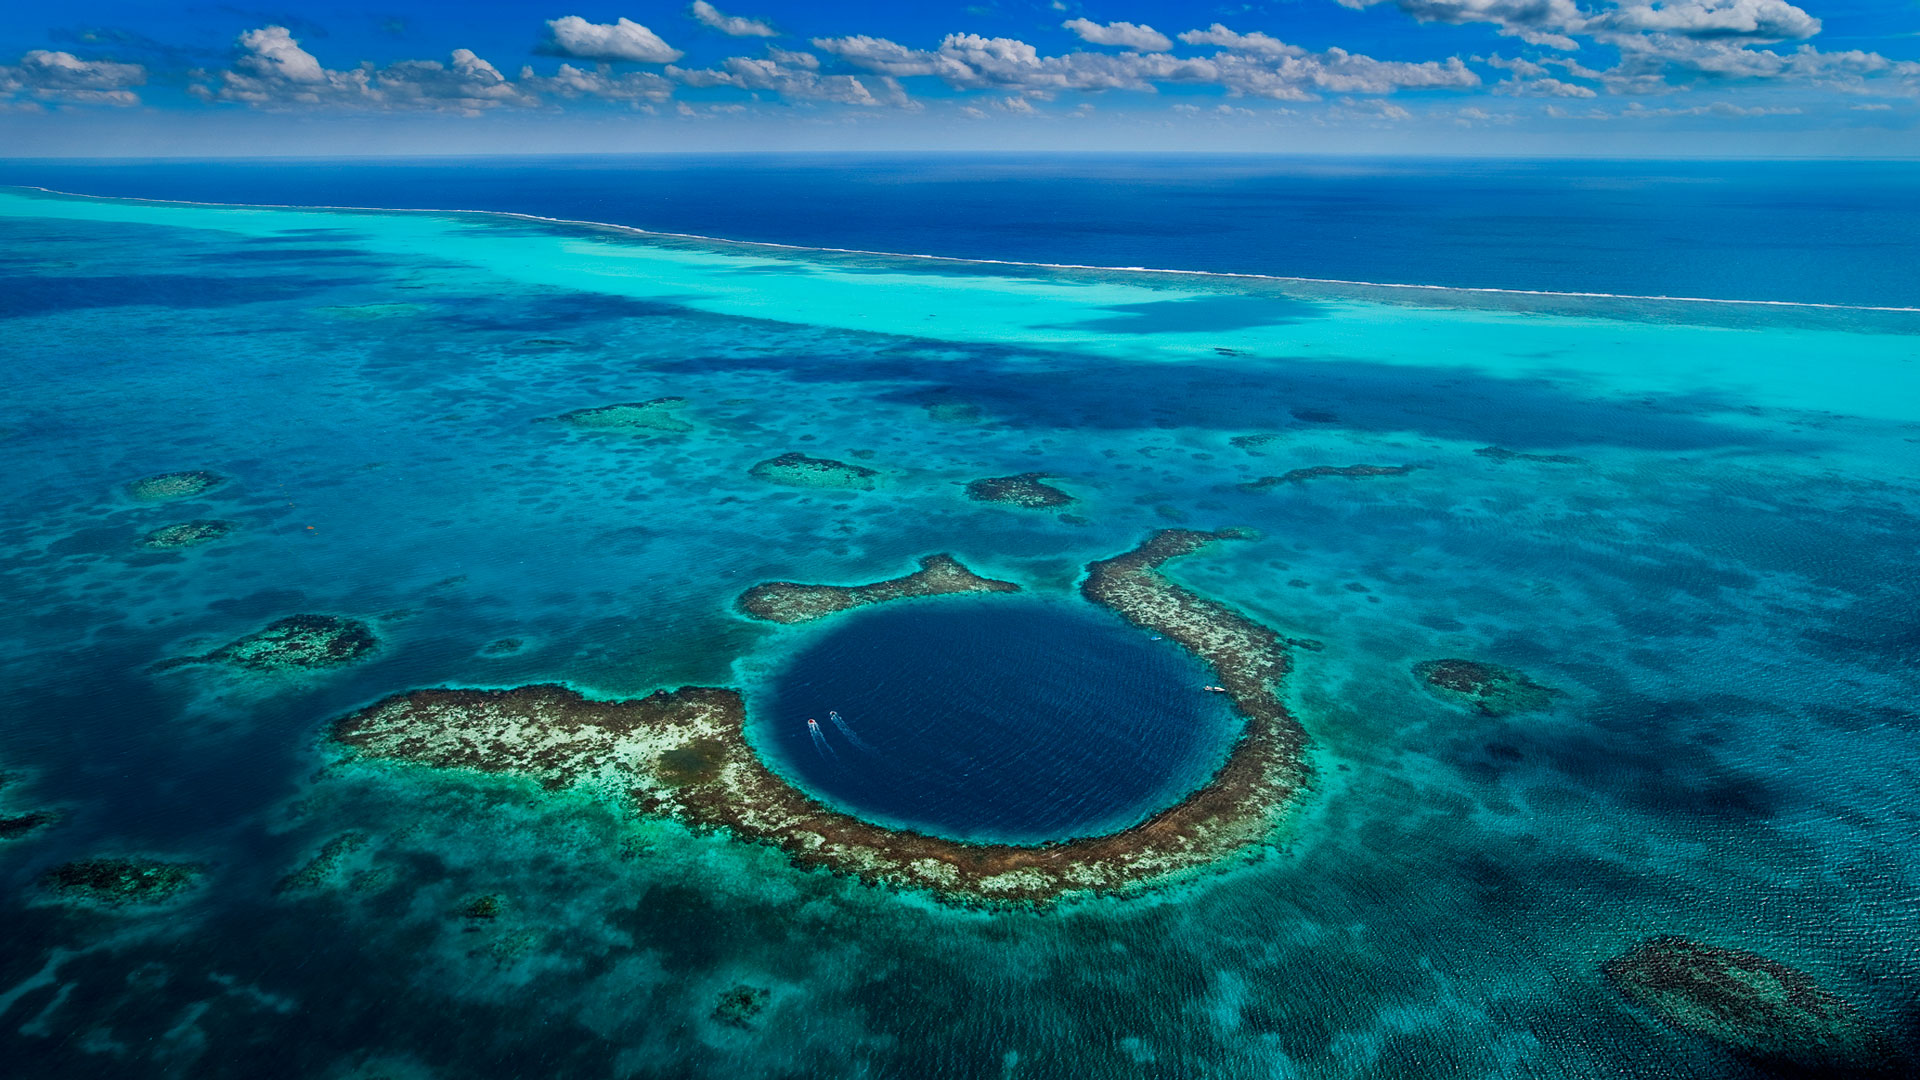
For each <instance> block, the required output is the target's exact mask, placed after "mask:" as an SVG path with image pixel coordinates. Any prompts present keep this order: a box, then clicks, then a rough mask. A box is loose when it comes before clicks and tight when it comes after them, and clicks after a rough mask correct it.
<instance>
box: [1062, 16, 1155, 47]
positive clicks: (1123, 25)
mask: <svg viewBox="0 0 1920 1080" xmlns="http://www.w3.org/2000/svg"><path fill="white" fill-rule="evenodd" d="M1060 25H1061V26H1063V27H1065V28H1067V29H1068V30H1071V31H1073V32H1074V33H1076V34H1078V35H1080V40H1081V41H1085V42H1089V43H1091V44H1094V45H1118V46H1120V47H1121V48H1126V49H1136V50H1138V51H1140V52H1166V51H1167V50H1168V49H1171V48H1173V42H1172V41H1169V40H1168V39H1167V35H1165V34H1163V33H1161V32H1160V31H1158V30H1155V29H1154V28H1153V27H1151V26H1140V25H1137V24H1135V23H1130V22H1113V23H1107V24H1106V25H1105V26H1102V25H1101V24H1099V23H1097V22H1094V21H1093V20H1092V19H1068V20H1067V21H1066V22H1063V23H1061V24H1060Z"/></svg>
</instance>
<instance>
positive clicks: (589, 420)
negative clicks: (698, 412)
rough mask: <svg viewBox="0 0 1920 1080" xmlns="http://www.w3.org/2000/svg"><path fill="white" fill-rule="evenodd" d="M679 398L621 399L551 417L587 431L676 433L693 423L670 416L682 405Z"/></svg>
mask: <svg viewBox="0 0 1920 1080" xmlns="http://www.w3.org/2000/svg"><path fill="white" fill-rule="evenodd" d="M686 404H687V399H686V398H683V397H661V398H654V399H652V400H651V401H622V402H617V403H615V404H612V405H600V406H596V407H594V408H590V409H575V410H573V411H572V412H567V413H561V414H560V415H559V416H556V417H554V419H555V420H556V421H558V422H560V423H562V424H566V425H567V426H569V427H576V428H583V429H586V430H590V431H619V430H628V431H658V432H667V433H672V434H678V433H681V432H687V431H692V430H693V425H692V424H689V423H687V422H686V421H685V420H682V419H680V418H679V417H678V416H676V415H674V414H675V413H676V412H678V411H679V410H681V409H683V408H685V407H686Z"/></svg>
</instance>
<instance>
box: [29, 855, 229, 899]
mask: <svg viewBox="0 0 1920 1080" xmlns="http://www.w3.org/2000/svg"><path fill="white" fill-rule="evenodd" d="M203 873H205V868H204V867H202V866H199V865H197V864H194V863H170V862H159V861H156V860H150V859H126V858H109V859H83V860H81V861H78V862H70V863H62V864H60V865H59V866H56V867H54V868H53V869H51V870H49V871H47V872H46V873H45V874H43V875H42V876H41V878H40V884H41V886H42V887H43V888H45V889H46V890H47V891H48V892H51V893H53V894H54V895H56V896H59V897H61V898H63V899H69V900H82V901H87V902H89V903H94V904H102V905H105V906H108V907H121V906H124V905H129V904H161V903H165V902H166V901H168V900H171V899H173V898H174V897H175V896H177V895H179V894H180V893H181V892H183V891H184V890H186V889H187V888H188V887H189V886H191V885H192V884H193V883H194V882H195V881H198V880H199V879H200V876H201V875H202V874H203Z"/></svg>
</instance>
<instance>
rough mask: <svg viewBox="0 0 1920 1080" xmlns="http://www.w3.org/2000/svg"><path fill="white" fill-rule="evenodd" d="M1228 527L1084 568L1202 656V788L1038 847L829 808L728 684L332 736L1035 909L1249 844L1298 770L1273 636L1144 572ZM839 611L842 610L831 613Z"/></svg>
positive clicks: (339, 725) (1295, 785)
mask: <svg viewBox="0 0 1920 1080" xmlns="http://www.w3.org/2000/svg"><path fill="white" fill-rule="evenodd" d="M1238 535H1239V534H1237V533H1232V532H1221V533H1200V532H1191V531H1185V530H1167V531H1164V532H1160V533H1157V534H1155V535H1154V536H1153V537H1152V538H1151V539H1149V540H1148V541H1147V542H1146V543H1145V544H1143V545H1142V546H1141V547H1139V548H1137V549H1135V550H1134V551H1131V552H1128V553H1126V554H1124V555H1120V556H1117V557H1115V558H1111V559H1106V560H1102V561H1099V562H1096V563H1094V564H1092V565H1091V566H1090V567H1089V568H1088V576H1087V579H1086V582H1085V584H1084V585H1083V587H1082V594H1083V595H1084V596H1085V598H1086V599H1087V600H1089V601H1091V602H1092V603H1095V604H1097V605H1100V606H1102V607H1106V608H1109V609H1110V610H1112V611H1114V612H1116V613H1117V614H1119V615H1120V616H1121V617H1122V618H1124V619H1126V620H1127V621H1129V622H1131V623H1133V624H1134V625H1136V626H1139V627H1141V628H1143V629H1148V630H1152V631H1155V632H1157V633H1160V634H1163V635H1164V636H1166V637H1167V638H1169V639H1171V640H1173V641H1175V642H1177V643H1179V644H1181V645H1183V646H1185V647H1186V648H1187V649H1189V650H1190V651H1192V652H1193V653H1194V655H1196V656H1198V657H1199V658H1200V659H1201V660H1203V661H1205V662H1206V663H1207V664H1209V665H1210V666H1212V667H1213V669H1214V670H1215V671H1216V672H1217V674H1218V679H1219V682H1220V685H1221V686H1222V687H1223V688H1224V689H1225V691H1226V693H1227V695H1228V698H1229V700H1230V701H1231V702H1232V703H1233V705H1234V706H1235V708H1236V709H1237V711H1238V712H1239V713H1240V714H1241V716H1242V718H1243V720H1244V723H1245V728H1244V730H1243V732H1242V734H1241V737H1240V739H1239V740H1238V742H1236V744H1235V745H1234V748H1233V750H1232V751H1231V752H1230V754H1229V756H1228V758H1227V760H1226V762H1225V763H1224V764H1223V765H1222V766H1221V767H1220V769H1219V770H1218V771H1217V772H1216V773H1215V774H1214V776H1213V777H1212V778H1211V779H1210V780H1209V781H1208V782H1207V783H1205V784H1204V785H1202V786H1201V787H1200V788H1199V789H1197V790H1195V791H1194V792H1192V793H1191V794H1189V795H1188V796H1187V797H1186V798H1184V799H1182V800H1181V801H1180V802H1178V803H1176V804H1175V805H1173V806H1171V807H1168V808H1167V809H1165V810H1162V811H1160V812H1159V813H1157V814H1155V815H1154V816H1152V817H1151V818H1149V819H1148V820H1146V821H1144V822H1141V823H1140V824H1138V825H1136V826H1133V827H1132V828H1128V829H1124V830H1121V831H1119V832H1115V833H1110V834H1106V835H1103V836H1094V837H1082V838H1071V839H1064V840H1062V841H1060V842H1056V843H1052V844H1047V845H1044V846H1015V845H1006V844H974V843H965V842H961V841H955V840H946V839H941V838H937V837H929V836H923V835H920V834H918V833H914V832H910V831H896V830H890V829H887V828H884V827H882V826H879V825H875V824H873V823H871V822H867V821H863V820H860V819H859V818H856V817H853V816H851V815H848V814H843V813H840V812H838V811H835V810H832V809H829V808H827V807H825V806H823V805H822V804H820V803H819V802H817V801H816V800H814V799H813V798H811V797H810V796H808V795H807V794H806V793H804V792H802V791H800V790H799V789H797V788H795V787H794V786H792V785H791V784H789V783H788V782H787V781H786V780H785V779H783V778H782V777H780V776H779V775H777V774H776V773H774V772H773V771H772V770H771V769H770V768H768V767H767V766H766V765H765V764H764V763H763V762H762V761H761V759H760V757H759V755H758V754H757V753H755V751H754V749H753V747H752V746H751V745H750V744H749V743H748V741H747V738H746V731H745V723H746V709H745V705H744V703H743V701H742V699H741V697H740V695H739V694H738V693H737V692H736V691H734V690H731V689H726V688H721V687H682V688H680V689H677V690H672V691H668V690H661V691H657V692H655V693H653V694H651V695H649V696H647V697H644V698H639V699H631V700H624V701H596V700H593V699H590V698H587V697H585V696H583V695H581V694H579V693H577V692H575V691H573V690H570V689H568V688H565V687H561V686H553V685H535V686H523V687H519V688H517V689H512V690H462V689H428V690H416V691H412V692H409V693H403V694H398V695H395V696H393V697H390V698H387V699H386V700H384V701H380V702H377V703H375V704H374V705H371V706H369V707H367V708H365V709H362V710H360V711H358V712H355V713H352V714H349V715H347V716H345V717H342V718H340V719H339V720H337V721H335V723H334V724H333V727H332V730H331V735H332V739H333V741H334V742H335V743H336V744H338V745H339V746H341V747H343V748H345V749H347V750H349V751H351V752H352V753H353V754H356V755H358V756H359V757H361V758H364V759H367V760H373V761H393V762H406V763H413V764H419V765H426V766H430V767H434V768H449V769H471V770H475V771H478V772H482V773H491V774H500V775H513V776H524V777H527V778H529V779H531V780H533V781H535V782H536V783H538V784H539V785H540V786H541V787H543V788H545V789H547V790H550V791H558V790H562V789H580V790H585V791H589V792H593V793H596V794H599V795H601V796H604V797H607V798H610V799H612V800H615V801H616V802H619V803H622V804H625V805H629V806H632V807H634V808H635V809H638V810H640V811H643V812H646V813H652V814H658V815H662V816H666V817H670V818H672V819H674V820H677V821H680V822H682V823H683V824H686V825H688V826H690V827H692V828H695V829H699V830H706V829H713V830H724V831H726V832H728V833H730V834H731V835H733V836H735V837H736V838H739V839H741V840H745V841H750V842H757V843H764V844H768V845H771V846H773V847H776V848H779V849H780V850H781V851H783V852H785V853H786V854H787V856H788V857H789V858H790V859H791V860H792V861H793V862H794V863H796V864H797V865H799V866H802V867H819V868H824V869H827V870H831V871H833V872H835V873H841V874H849V875H852V876H855V877H858V878H860V879H861V880H864V881H868V882H871V883H876V884H885V885H890V886H895V887H904V888H911V889H921V890H926V891H928V892H931V893H934V894H936V895H938V896H941V897H944V898H946V899H949V900H953V901H958V902H965V903H988V904H1001V903H1047V902H1051V901H1054V900H1056V899H1058V898H1060V897H1061V896H1063V895H1069V894H1079V893H1109V892H1121V891H1128V890H1131V889H1135V888H1138V887H1141V886H1144V885H1147V884H1150V883H1154V882H1160V881H1165V880H1166V879H1168V878H1170V877H1173V876H1175V875H1179V874H1182V873H1184V872H1188V871H1192V870H1196V869H1200V868H1203V867H1205V866H1208V865H1210V864H1213V863H1216V862H1218V861H1220V860H1221V859H1223V858H1226V857H1228V856H1230V855H1232V854H1234V853H1236V852H1240V851H1243V850H1246V849H1248V848H1249V847H1251V846H1253V845H1257V844H1258V843H1260V842H1261V841H1262V840H1263V839H1265V838H1266V837H1268V836H1269V835H1271V833H1272V832H1273V830H1274V828H1275V827H1276V826H1277V825H1278V824H1279V822H1280V821H1281V819H1282V817H1283V816H1284V815H1285V813H1286V811H1287V809H1288V808H1289V807H1290V805H1291V804H1292V802H1293V800H1294V798H1295V796H1296V795H1297V794H1298V793H1299V791H1300V790H1301V788H1302V787H1303V785H1304V784H1305V783H1306V781H1307V768H1306V764H1305V761H1304V752H1305V746H1306V736H1305V732H1304V731H1303V730H1302V729H1301V727H1300V725H1299V723H1298V722H1297V721H1296V720H1294V718H1293V717H1292V716H1291V715H1290V714H1289V713H1288V712H1287V710H1286V708H1285V706H1284V705H1283V704H1282V703H1281V700H1280V697H1279V694H1280V693H1281V691H1282V689H1283V685H1284V681H1285V678H1286V675H1287V672H1288V670H1289V667H1290V661H1289V658H1288V654H1287V648H1286V643H1285V640H1284V639H1283V638H1281V637H1280V636H1279V635H1278V634H1276V633H1275V632H1274V631H1273V630H1271V629H1269V628H1267V627H1265V626H1262V625H1260V624H1259V623H1256V622H1254V621H1253V620H1251V619H1248V618H1247V617H1245V616H1244V615H1241V614H1239V613H1237V612H1234V611H1232V610H1231V609H1229V608H1227V607H1226V606H1224V605H1222V604H1219V603H1217V602H1215V601H1212V600H1208V599H1205V598H1203V597H1200V596H1198V595H1196V594H1194V593H1192V592H1190V591H1188V590H1186V589H1184V588H1181V587H1180V586H1178V585H1175V584H1173V583H1172V582H1171V581H1169V580H1167V579H1166V578H1165V577H1164V576H1162V575H1161V574H1160V573H1159V572H1158V571H1159V568H1160V567H1161V566H1162V565H1164V564H1165V563H1166V562H1168V561H1169V560H1171V559H1175V558H1179V557H1182V556H1185V555H1190V554H1193V553H1194V552H1197V551H1199V550H1201V549H1202V548H1204V547H1205V546H1206V545H1208V544H1209V543H1212V542H1213V541H1215V540H1221V539H1230V538H1234V537H1236V536H1238ZM954 565H955V566H956V567H957V564H954ZM923 572H924V571H923ZM998 584H1000V585H1003V586H1005V585H1006V584H1007V583H1004V582H1002V583H998ZM855 588H862V587H855ZM996 591H1010V588H1009V589H1002V590H996ZM894 595H922V594H918V593H900V592H896V593H894ZM866 602H874V601H871V600H869V601H866ZM847 606H854V605H852V604H843V605H842V606H841V607H840V608H835V609H832V610H843V609H844V607H847ZM817 617H818V615H817V614H808V615H806V616H805V618H817ZM787 621H803V620H802V619H800V618H795V619H790V620H787Z"/></svg>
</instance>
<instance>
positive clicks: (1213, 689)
mask: <svg viewBox="0 0 1920 1080" xmlns="http://www.w3.org/2000/svg"><path fill="white" fill-rule="evenodd" d="M1200 689H1202V690H1205V691H1206V692H1207V693H1209V694H1224V693H1226V692H1227V688H1226V687H1224V686H1203V687H1201V688H1200ZM808 723H812V721H811V720H809V721H808Z"/></svg>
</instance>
